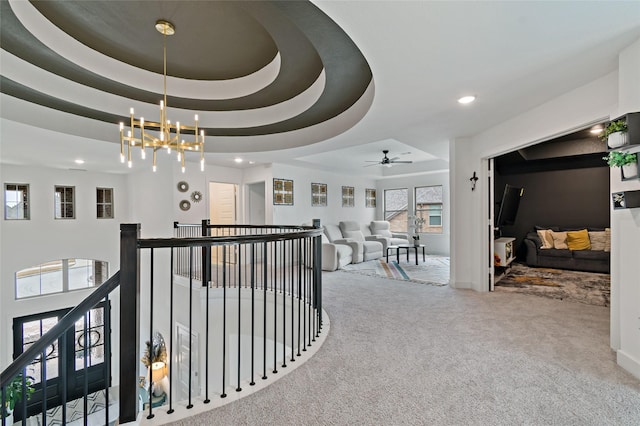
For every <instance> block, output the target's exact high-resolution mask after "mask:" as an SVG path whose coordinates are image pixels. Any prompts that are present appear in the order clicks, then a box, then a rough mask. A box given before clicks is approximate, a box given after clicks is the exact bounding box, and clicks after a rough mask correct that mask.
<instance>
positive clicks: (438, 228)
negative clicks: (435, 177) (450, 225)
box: [413, 185, 444, 234]
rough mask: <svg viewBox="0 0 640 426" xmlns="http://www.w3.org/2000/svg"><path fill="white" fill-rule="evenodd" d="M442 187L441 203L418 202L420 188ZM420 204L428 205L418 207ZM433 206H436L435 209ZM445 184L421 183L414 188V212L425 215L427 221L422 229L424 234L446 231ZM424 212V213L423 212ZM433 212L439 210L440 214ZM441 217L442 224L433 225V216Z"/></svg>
mask: <svg viewBox="0 0 640 426" xmlns="http://www.w3.org/2000/svg"><path fill="white" fill-rule="evenodd" d="M436 187H439V188H440V198H441V201H440V202H439V203H419V202H418V190H419V189H420V188H436ZM419 204H420V205H421V206H426V208H425V207H423V208H418V206H419ZM432 207H436V208H435V209H434V208H432ZM443 211H444V185H421V186H416V187H414V188H413V212H414V216H416V217H424V219H425V223H424V225H423V227H422V229H421V230H420V233H422V234H443V233H444V217H443V216H444V215H443ZM422 212H424V215H423V214H421V213H422ZM432 212H437V213H439V214H432ZM432 217H439V218H440V224H439V225H431V223H430V222H431V218H432ZM425 228H426V229H425Z"/></svg>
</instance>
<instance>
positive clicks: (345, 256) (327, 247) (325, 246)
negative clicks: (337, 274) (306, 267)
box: [322, 234, 353, 271]
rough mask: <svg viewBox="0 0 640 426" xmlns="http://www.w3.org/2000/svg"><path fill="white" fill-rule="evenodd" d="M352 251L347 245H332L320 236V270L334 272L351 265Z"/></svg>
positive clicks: (324, 237)
mask: <svg viewBox="0 0 640 426" xmlns="http://www.w3.org/2000/svg"><path fill="white" fill-rule="evenodd" d="M352 258H353V249H352V248H351V247H350V246H349V245H347V244H333V243H331V242H329V239H328V238H327V236H326V235H325V234H322V270H323V271H335V270H336V269H340V268H342V267H343V266H345V265H348V264H349V263H351V261H352Z"/></svg>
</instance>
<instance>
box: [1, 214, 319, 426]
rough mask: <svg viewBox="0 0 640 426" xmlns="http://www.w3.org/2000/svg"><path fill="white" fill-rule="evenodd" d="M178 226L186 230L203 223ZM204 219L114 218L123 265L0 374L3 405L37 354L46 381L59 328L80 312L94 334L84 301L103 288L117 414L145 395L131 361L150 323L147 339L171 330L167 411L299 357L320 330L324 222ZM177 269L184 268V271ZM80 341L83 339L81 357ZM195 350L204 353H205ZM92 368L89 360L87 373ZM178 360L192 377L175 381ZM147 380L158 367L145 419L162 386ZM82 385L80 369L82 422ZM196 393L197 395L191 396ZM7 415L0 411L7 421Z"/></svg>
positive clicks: (95, 300)
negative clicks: (115, 339) (154, 228)
mask: <svg viewBox="0 0 640 426" xmlns="http://www.w3.org/2000/svg"><path fill="white" fill-rule="evenodd" d="M178 228H182V229H183V230H186V229H188V228H190V229H191V231H193V229H196V228H198V226H191V227H186V226H180V227H178ZM199 228H200V232H201V233H205V234H207V235H205V236H187V235H183V236H180V237H176V238H160V239H157V238H156V239H141V238H140V225H139V224H123V225H121V232H120V271H119V272H118V273H116V274H115V275H114V276H112V277H111V278H110V279H109V280H107V281H106V282H105V283H104V284H102V285H101V286H100V287H98V288H97V289H96V290H95V291H94V292H93V293H92V294H91V295H89V296H88V297H87V298H86V299H85V300H83V301H82V302H81V303H80V304H79V305H78V306H76V307H75V308H74V309H72V310H71V311H70V312H69V313H68V314H67V315H65V316H64V317H63V318H62V319H61V320H60V321H59V322H58V323H57V324H55V325H54V326H53V328H52V329H51V330H49V331H48V332H47V333H45V334H44V335H43V336H42V337H41V338H40V339H39V340H38V341H36V342H35V343H34V344H33V345H31V346H30V347H29V348H28V349H27V350H25V351H24V353H22V354H21V355H20V356H19V357H17V358H16V359H15V360H14V362H13V363H12V364H11V365H9V366H8V367H7V368H6V369H5V370H4V371H3V372H2V373H1V375H0V389H1V395H0V403H1V405H0V407H4V406H5V402H6V401H7V387H8V386H9V385H10V383H11V382H12V381H13V380H14V378H15V377H16V376H19V375H20V374H22V376H21V377H22V383H21V385H20V388H21V391H22V394H23V395H26V394H27V390H28V389H27V388H28V382H27V380H28V379H27V378H26V377H27V368H28V366H29V365H31V364H32V363H34V362H39V363H40V371H41V375H42V377H41V382H42V383H46V382H47V367H46V350H47V348H49V347H50V346H51V345H52V344H55V342H56V341H58V340H59V339H64V338H65V332H66V330H68V329H70V328H71V327H73V326H77V324H76V323H77V322H78V321H80V320H82V319H83V318H84V329H83V334H84V340H83V341H84V342H88V341H89V337H88V335H87V333H88V331H87V330H88V327H87V324H88V321H87V319H86V316H87V315H88V312H89V311H90V310H91V309H92V308H94V307H95V306H97V305H98V304H100V303H103V301H106V303H107V304H108V302H109V294H110V293H111V292H112V291H113V290H114V289H116V288H118V287H119V290H120V300H119V302H120V303H119V311H120V321H119V322H120V329H119V345H118V346H119V354H118V356H119V363H118V364H119V371H118V372H115V374H119V376H118V377H119V383H118V404H119V408H118V421H119V423H126V422H131V421H135V420H136V418H137V415H138V410H139V408H138V407H139V405H140V404H141V402H140V394H141V387H140V384H139V379H140V375H139V373H138V372H139V370H140V357H141V354H142V352H141V349H140V346H141V345H140V342H141V339H142V337H143V336H142V330H144V331H145V332H146V333H148V336H149V342H150V343H151V342H153V337H154V333H155V332H156V331H157V330H160V331H163V332H164V333H166V334H168V335H169V336H170V337H169V338H170V340H169V354H168V358H167V362H168V364H169V365H168V375H167V376H168V389H167V391H166V394H167V395H166V396H167V400H166V402H165V404H166V406H165V408H166V409H167V410H166V413H168V414H171V413H173V412H174V411H175V410H174V408H178V407H180V408H184V409H190V408H192V407H193V406H194V403H203V404H207V403H209V402H210V401H211V399H210V397H211V396H212V395H217V396H218V397H221V398H225V397H226V396H227V392H229V391H230V390H235V391H236V392H241V391H242V385H243V383H246V384H247V385H248V386H253V385H255V383H256V377H258V378H261V379H263V380H267V379H268V378H269V374H277V373H278V368H287V362H295V361H296V358H297V357H301V356H302V355H303V353H304V352H306V351H307V347H309V346H311V345H312V344H313V342H315V341H316V338H317V337H318V336H319V334H320V331H321V329H322V278H321V263H322V262H321V253H322V250H321V240H320V238H321V237H320V236H321V232H322V231H321V229H319V228H310V227H299V226H241V225H234V226H226V225H225V226H217V225H209V224H208V223H207V222H206V221H203V224H202V225H200V227H199ZM191 231H189V232H191ZM185 232H186V231H185ZM210 234H213V235H210ZM141 254H142V256H141ZM163 256H164V258H163ZM180 256H181V257H180ZM178 258H179V259H181V260H179V261H178V260H177V259H178ZM143 259H144V265H143V262H142V260H143ZM185 259H186V260H185ZM165 260H168V261H166V262H165ZM177 269H180V273H179V274H178V271H177ZM185 271H186V275H185ZM180 275H182V277H181V278H185V277H186V278H187V283H186V284H185V283H177V282H176V280H175V277H176V276H178V277H180ZM141 295H144V296H145V301H146V302H147V303H148V304H147V303H145V305H144V307H146V312H145V318H142V316H141ZM194 299H195V301H194ZM194 302H195V303H194ZM187 306H188V308H187ZM158 312H160V314H158ZM179 321H183V322H184V323H187V324H188V325H186V328H187V335H188V341H185V342H176V341H175V340H174V334H175V335H176V337H178V336H177V333H176V328H177V324H178V323H179ZM106 331H107V330H106ZM106 334H107V335H106V336H105V338H104V341H105V355H104V359H105V365H106V368H105V373H104V374H105V377H104V383H105V384H106V385H105V387H106V389H105V397H106V404H105V407H106V409H105V410H104V422H105V424H109V422H110V421H113V419H111V420H110V416H109V414H112V415H111V417H114V416H113V413H110V412H109V411H110V410H109V392H108V388H109V387H110V385H111V376H112V371H111V356H112V354H111V346H112V345H111V330H110V328H109V330H108V332H107V333H106ZM117 334H118V333H117ZM199 335H204V340H205V342H204V351H201V350H200V346H199V345H198V344H197V342H195V341H194V337H197V336H199ZM145 336H146V334H145ZM85 346H87V345H85ZM86 351H87V348H86V347H85V348H84V352H85V359H86V355H87V354H86ZM200 352H204V359H202V357H201V355H202V354H201V353H200ZM62 356H63V357H64V356H65V355H64V354H62ZM179 362H183V363H187V365H186V366H184V365H183V366H182V367H186V368H183V369H180V368H175V365H176V364H177V363H179ZM67 364H74V363H73V362H71V363H68V362H67V361H66V360H63V361H62V363H61V365H62V368H66V367H65V366H67ZM72 368H75V365H74V367H72ZM87 368H88V366H87V363H86V361H85V363H84V371H85V377H86V371H87ZM174 370H177V371H178V372H180V371H182V370H186V371H188V373H187V375H188V377H187V378H186V380H181V379H184V378H178V377H176V375H175V374H174ZM203 370H204V374H198V375H197V377H203V378H204V380H203V383H199V384H196V383H194V382H193V379H194V377H196V376H195V374H194V372H195V371H197V372H198V373H200V372H201V371H203ZM232 373H233V374H232ZM62 376H63V377H64V374H62ZM153 380H154V376H153V375H152V374H151V372H149V376H148V385H147V391H148V403H147V404H146V407H147V409H148V412H147V413H146V416H147V418H153V417H154V414H153V410H154V408H155V409H160V408H156V407H154V402H153V400H152V392H153V391H154V390H156V389H154V387H155V386H156V385H157V383H153ZM63 382H64V381H63ZM176 382H178V383H180V384H183V383H184V386H182V385H180V387H186V389H184V390H185V391H186V392H185V394H184V397H182V396H180V395H182V394H180V393H179V390H180V389H176V387H177V386H176ZM66 386H67V385H66V383H62V388H61V389H62V390H61V398H60V402H59V404H58V405H61V407H62V409H61V411H62V418H61V421H62V423H63V424H65V423H67V420H68V419H67V417H66V411H65V410H66V403H67V398H66V394H67V391H66ZM214 387H215V389H214ZM88 391H89V390H88V389H87V388H86V379H85V392H84V404H83V405H84V411H83V413H82V414H83V417H84V419H85V424H87V418H88V416H89V413H88V409H87V394H88V393H89V392H88ZM42 392H43V393H44V394H45V395H44V398H42V401H43V403H42V407H41V410H38V411H39V412H40V413H41V414H40V415H41V419H40V424H46V423H47V417H46V413H47V410H48V409H50V408H53V407H52V406H51V405H47V401H48V399H47V395H46V392H47V387H46V386H43V389H42ZM198 395H200V396H201V398H196V397H198ZM196 399H197V401H196ZM19 409H20V410H21V415H20V416H19V417H20V418H21V420H22V424H23V425H26V424H27V417H28V415H29V414H30V413H28V412H27V406H26V404H22V405H21V406H20V408H19ZM112 411H113V410H112ZM5 424H6V419H5V418H4V417H3V419H2V426H5Z"/></svg>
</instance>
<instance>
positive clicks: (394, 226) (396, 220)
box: [384, 188, 409, 232]
mask: <svg viewBox="0 0 640 426" xmlns="http://www.w3.org/2000/svg"><path fill="white" fill-rule="evenodd" d="M408 206H409V190H408V189H407V188H400V189H385V190H384V220H388V221H389V223H390V224H391V227H390V231H391V232H407V207H408Z"/></svg>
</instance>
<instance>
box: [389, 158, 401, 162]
mask: <svg viewBox="0 0 640 426" xmlns="http://www.w3.org/2000/svg"><path fill="white" fill-rule="evenodd" d="M399 159H400V157H393V158H389V161H396V160H399Z"/></svg>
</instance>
